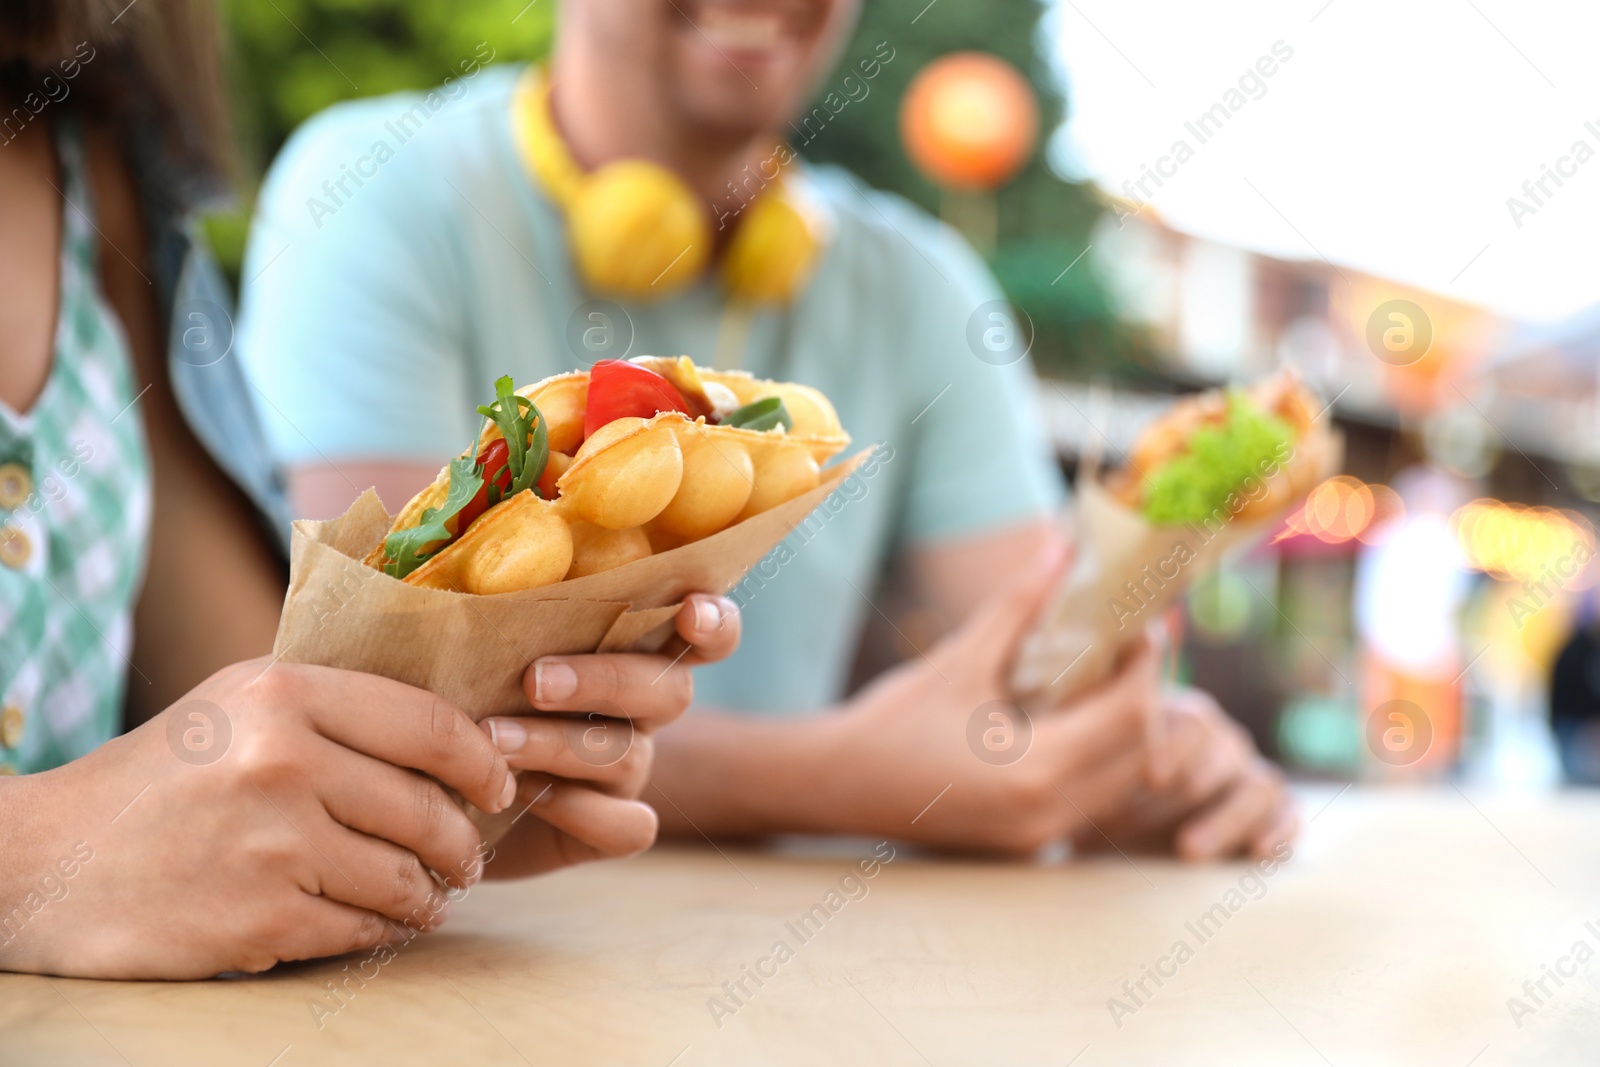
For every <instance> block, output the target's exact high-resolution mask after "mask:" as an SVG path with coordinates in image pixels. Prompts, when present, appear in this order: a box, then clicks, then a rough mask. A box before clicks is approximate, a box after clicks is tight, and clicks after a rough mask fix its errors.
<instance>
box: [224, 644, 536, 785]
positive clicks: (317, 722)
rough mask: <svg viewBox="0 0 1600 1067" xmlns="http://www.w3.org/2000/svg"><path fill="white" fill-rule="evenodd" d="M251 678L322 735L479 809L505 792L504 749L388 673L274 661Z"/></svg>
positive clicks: (451, 709) (508, 779)
mask: <svg viewBox="0 0 1600 1067" xmlns="http://www.w3.org/2000/svg"><path fill="white" fill-rule="evenodd" d="M251 684H252V685H255V686H261V687H263V688H264V689H266V692H265V694H264V697H265V699H267V700H268V701H269V702H271V703H272V704H274V705H275V706H277V707H283V708H294V707H299V708H304V709H306V710H307V711H308V712H309V714H310V717H311V721H312V724H313V725H314V726H315V727H316V728H317V731H318V732H319V733H321V734H322V735H323V736H324V737H326V738H328V739H330V740H332V741H337V742H338V743H339V744H341V745H344V746H345V747H346V748H353V749H355V750H356V751H357V752H363V753H365V754H367V755H369V756H372V757H373V758H375V759H380V760H383V761H384V762H385V763H392V764H394V765H395V766H397V767H410V768H412V769H414V770H419V771H422V772H424V773H425V774H431V775H433V777H435V778H437V779H439V781H441V782H443V783H444V784H445V785H447V786H449V787H450V788H452V789H454V790H455V791H456V792H458V793H460V794H461V795H462V796H464V797H466V798H467V800H469V801H470V802H472V803H473V804H475V805H477V806H478V807H479V808H481V809H482V810H484V811H487V812H497V811H500V810H502V809H503V808H505V806H506V805H507V804H508V803H510V800H511V790H512V789H513V787H514V786H513V781H512V776H511V769H510V768H509V767H507V766H506V760H505V757H504V756H502V755H501V754H500V750H499V749H497V748H495V747H494V745H493V744H492V743H491V742H490V741H489V735H488V734H486V733H484V732H483V731H482V730H480V729H478V727H477V724H476V723H474V722H473V721H472V720H471V719H470V718H469V717H468V716H467V714H466V712H464V711H462V710H461V709H460V708H457V707H455V706H453V705H451V704H449V703H447V702H445V701H443V700H440V699H439V698H438V697H436V696H434V695H433V694H432V693H429V692H427V691H425V690H422V689H418V688H416V687H415V686H409V685H405V684H404V683H402V682H396V681H393V680H391V679H388V678H380V677H378V676H376V675H372V674H361V673H358V672H356V671H341V670H335V669H334V668H332V667H312V666H305V665H301V664H293V665H291V664H283V663H280V664H277V665H276V666H274V667H272V668H271V669H270V670H267V671H264V672H263V673H262V674H261V675H260V676H259V677H258V678H257V679H256V680H255V681H254V682H253V683H251Z"/></svg>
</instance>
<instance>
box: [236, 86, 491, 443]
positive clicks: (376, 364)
mask: <svg viewBox="0 0 1600 1067" xmlns="http://www.w3.org/2000/svg"><path fill="white" fill-rule="evenodd" d="M390 99H391V100H392V99H393V98H390ZM379 106H380V105H379V103H378V102H361V103H356V104H347V105H340V106H338V107H335V108H333V109H331V110H330V111H328V112H324V113H323V114H322V115H320V116H318V117H317V118H315V119H312V120H311V121H310V122H308V123H307V124H306V125H305V126H303V127H301V129H300V130H299V131H298V132H297V133H296V134H295V135H294V136H293V137H292V138H291V139H290V140H289V142H288V143H287V144H286V145H285V146H284V148H283V151H282V152H281V153H279V155H278V158H277V160H276V161H275V162H274V164H273V166H272V169H271V171H270V173H269V174H268V176H267V179H266V181H265V183H264V184H263V185H262V188H261V194H260V198H259V200H258V205H257V212H256V218H255V221H254V224H253V226H252V229H251V235H250V244H249V248H248V250H247V252H246V255H245V262H244V268H243V271H242V272H241V286H240V288H241V292H240V323H239V331H238V338H237V344H238V347H239V353H240V358H241V360H242V361H243V363H244V367H245V371H246V374H247V376H248V377H249V379H250V381H251V384H252V386H253V393H254V399H255V400H256V402H257V406H258V407H259V409H260V411H261V416H262V421H263V424H264V425H265V427H266V430H267V435H268V439H269V441H270V443H271V445H272V448H273V451H274V453H275V455H276V457H277V458H278V460H279V461H280V462H282V463H284V464H286V465H293V464H297V463H333V464H337V463H338V462H339V461H340V460H341V459H390V460H418V461H427V462H430V463H437V462H443V461H444V459H446V458H447V457H449V456H450V455H453V454H454V453H456V452H459V451H460V450H461V449H462V448H463V447H465V446H466V445H467V444H468V443H469V442H470V439H471V437H472V435H473V433H474V431H475V429H476V426H475V423H474V419H473V417H472V416H471V414H470V413H471V411H472V402H471V400H470V398H469V397H467V396H466V395H465V393H466V389H465V384H464V376H463V374H462V373H461V368H462V366H464V365H465V363H464V361H465V358H466V356H465V344H466V340H465V338H466V329H465V325H464V317H465V302H464V301H463V300H462V299H461V295H460V294H459V293H458V291H457V289H458V286H459V284H460V282H459V278H460V277H461V276H462V272H461V271H460V270H459V269H458V267H459V264H458V260H459V251H458V249H457V247H456V246H455V244H454V243H453V242H452V241H451V240H450V236H449V233H448V229H447V227H446V226H444V225H442V222H441V216H442V215H445V214H447V213H442V212H439V211H434V210H430V208H432V207H434V206H436V205H435V201H436V200H437V199H438V198H439V196H440V195H441V194H440V192H439V190H440V189H443V190H444V193H445V194H446V195H447V194H449V186H448V185H447V184H446V182H445V181H444V180H443V179H442V178H440V177H438V176H437V175H432V174H430V173H429V172H428V168H427V167H426V166H424V165H423V164H425V163H426V162H428V161H427V160H425V159H423V158H421V151H420V149H419V148H417V147H416V146H405V147H402V148H401V149H400V150H399V151H398V152H395V151H393V150H388V151H387V152H386V151H384V150H387V149H388V145H387V144H386V143H385V142H384V138H383V136H382V133H381V130H380V126H381V123H382V121H383V114H384V112H383V111H380V110H376V109H377V108H378V107H379ZM389 106H390V107H391V108H392V107H393V105H392V104H390V105H389ZM380 144H382V146H383V150H380V148H379V146H380ZM408 153H409V156H408Z"/></svg>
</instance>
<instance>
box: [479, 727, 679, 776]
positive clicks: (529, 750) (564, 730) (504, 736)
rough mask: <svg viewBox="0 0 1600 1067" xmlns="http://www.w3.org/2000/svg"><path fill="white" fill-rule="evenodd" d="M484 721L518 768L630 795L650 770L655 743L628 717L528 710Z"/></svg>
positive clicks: (492, 735) (508, 758)
mask: <svg viewBox="0 0 1600 1067" xmlns="http://www.w3.org/2000/svg"><path fill="white" fill-rule="evenodd" d="M481 725H482V727H483V728H484V729H487V730H488V731H489V735H490V736H491V737H492V738H493V739H494V742H495V745H496V746H497V747H498V748H499V749H500V751H501V752H503V753H505V757H506V761H507V762H508V763H510V764H511V766H512V768H514V769H515V770H519V771H543V772H545V773H547V774H552V775H555V776H557V777H560V778H571V779H575V780H583V781H590V782H595V783H598V784H600V785H602V786H605V787H607V788H608V789H611V790H613V791H620V792H623V793H627V794H635V793H637V792H638V791H639V789H641V788H643V786H644V780H645V777H646V775H647V774H648V773H649V770H650V755H651V752H652V746H653V745H654V742H653V741H652V740H651V739H650V736H649V735H648V734H645V733H643V732H642V731H641V732H637V733H636V732H635V731H634V729H633V725H632V724H631V723H629V722H628V721H627V720H626V719H612V718H607V717H604V716H601V715H599V714H590V715H588V716H585V717H582V718H579V717H575V716H563V717H559V718H558V717H549V718H543V717H539V716H532V715H525V716H517V717H515V718H493V719H485V720H484V721H483V723H482V724H481Z"/></svg>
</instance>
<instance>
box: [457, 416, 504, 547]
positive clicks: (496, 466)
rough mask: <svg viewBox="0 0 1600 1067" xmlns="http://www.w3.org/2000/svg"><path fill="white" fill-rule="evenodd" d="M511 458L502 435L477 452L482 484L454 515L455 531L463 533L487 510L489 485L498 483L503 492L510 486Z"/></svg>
mask: <svg viewBox="0 0 1600 1067" xmlns="http://www.w3.org/2000/svg"><path fill="white" fill-rule="evenodd" d="M510 458H511V449H510V448H509V447H508V446H507V445H506V440H505V438H503V437H497V438H495V439H494V440H493V441H490V442H489V443H488V444H487V445H485V446H484V449H483V451H482V452H479V453H478V465H479V466H480V467H482V468H483V486H482V487H481V488H480V489H479V490H478V495H477V496H475V497H473V498H472V499H471V500H469V501H467V506H466V507H464V508H462V509H461V512H460V514H459V515H458V516H457V517H456V533H457V534H464V533H466V532H467V527H469V526H471V525H472V524H473V523H474V522H475V521H477V518H478V516H479V515H482V514H483V513H484V512H485V511H488V510H489V486H491V485H498V486H499V487H500V492H502V493H504V492H505V491H506V490H507V489H509V488H511V468H510V467H509V466H507V465H506V464H507V461H508V460H509V459H510Z"/></svg>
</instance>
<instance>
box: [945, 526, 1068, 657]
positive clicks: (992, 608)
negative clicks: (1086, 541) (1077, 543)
mask: <svg viewBox="0 0 1600 1067" xmlns="http://www.w3.org/2000/svg"><path fill="white" fill-rule="evenodd" d="M1067 558H1068V552H1067V545H1066V542H1065V541H1063V540H1062V539H1061V538H1060V537H1059V536H1058V535H1055V534H1052V535H1051V537H1050V539H1049V541H1048V543H1047V544H1046V545H1045V548H1044V549H1043V550H1042V551H1041V552H1040V553H1039V555H1038V557H1037V558H1036V559H1035V560H1034V561H1033V563H1032V564H1031V565H1030V566H1027V567H1025V568H1024V573H1022V574H1021V575H1019V576H1018V577H1017V579H1016V580H1015V581H1013V582H1012V583H1011V585H1010V586H1009V587H1007V588H1005V589H1001V590H1000V591H999V592H997V593H995V594H994V595H993V596H991V597H990V598H989V599H988V600H986V601H984V602H983V603H982V604H980V605H979V606H978V608H977V610H976V611H974V612H973V613H972V615H971V616H970V617H969V618H968V619H967V621H966V622H965V623H963V624H962V626H961V628H960V629H958V630H956V632H955V633H953V634H951V635H950V637H949V639H948V640H947V641H945V642H943V643H942V646H941V647H942V648H944V649H947V650H948V651H947V653H946V654H947V655H948V656H949V657H950V658H951V659H953V660H956V661H958V662H959V661H961V660H965V659H967V658H968V657H971V658H972V660H973V661H974V662H975V663H976V664H978V668H977V669H979V670H999V669H1001V668H1002V667H1003V666H1004V665H1005V664H1007V663H1009V662H1011V658H1012V656H1013V655H1014V653H1015V651H1016V647H1017V644H1018V642H1020V641H1021V640H1022V638H1023V635H1024V634H1026V633H1027V632H1028V630H1029V628H1030V627H1031V626H1032V625H1033V622H1034V619H1035V617H1037V616H1038V614H1039V611H1040V609H1041V608H1043V607H1044V605H1045V603H1046V601H1047V600H1048V599H1049V597H1050V595H1051V594H1052V593H1053V592H1055V588H1056V584H1057V583H1058V582H1059V581H1060V580H1061V574H1062V572H1063V571H1064V570H1066V567H1067ZM937 651H938V650H936V652H937Z"/></svg>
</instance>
